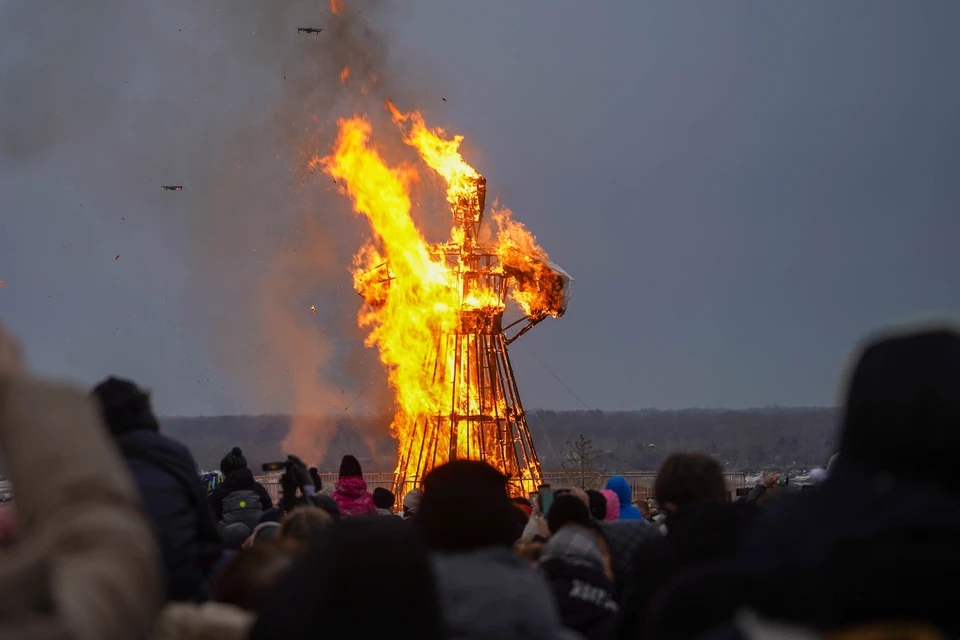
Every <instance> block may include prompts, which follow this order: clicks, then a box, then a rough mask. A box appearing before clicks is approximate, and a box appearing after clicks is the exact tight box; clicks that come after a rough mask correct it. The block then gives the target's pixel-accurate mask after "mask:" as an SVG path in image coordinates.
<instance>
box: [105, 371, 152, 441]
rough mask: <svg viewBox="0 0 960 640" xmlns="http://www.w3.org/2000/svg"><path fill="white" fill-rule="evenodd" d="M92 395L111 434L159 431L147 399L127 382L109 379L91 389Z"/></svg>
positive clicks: (133, 384) (148, 397)
mask: <svg viewBox="0 0 960 640" xmlns="http://www.w3.org/2000/svg"><path fill="white" fill-rule="evenodd" d="M91 396H92V397H93V398H94V399H95V400H96V402H97V404H98V405H99V407H100V412H101V415H102V416H103V421H104V423H105V424H106V425H107V428H108V429H110V432H111V433H113V434H114V435H118V434H121V433H127V432H129V431H158V430H159V423H158V422H157V417H156V416H155V415H154V414H153V408H152V407H151V405H150V396H149V394H147V392H145V391H144V390H142V389H141V388H140V387H138V386H137V385H136V384H135V383H134V382H132V381H130V380H124V379H122V378H114V377H110V378H107V379H106V380H104V381H103V382H101V383H100V384H98V385H97V386H96V387H94V389H93V391H92V392H91Z"/></svg>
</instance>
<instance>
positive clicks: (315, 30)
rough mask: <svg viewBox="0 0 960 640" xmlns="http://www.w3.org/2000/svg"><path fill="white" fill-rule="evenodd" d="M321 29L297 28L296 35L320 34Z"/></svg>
mask: <svg viewBox="0 0 960 640" xmlns="http://www.w3.org/2000/svg"><path fill="white" fill-rule="evenodd" d="M321 31H323V29H318V28H316V27H297V33H320V32H321Z"/></svg>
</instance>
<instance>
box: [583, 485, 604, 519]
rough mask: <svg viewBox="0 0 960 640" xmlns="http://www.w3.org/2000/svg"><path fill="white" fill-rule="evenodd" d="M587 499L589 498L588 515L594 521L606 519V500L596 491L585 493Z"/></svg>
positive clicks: (591, 490)
mask: <svg viewBox="0 0 960 640" xmlns="http://www.w3.org/2000/svg"><path fill="white" fill-rule="evenodd" d="M587 497H589V498H590V515H592V516H593V519H594V520H598V521H603V520H606V519H607V499H606V498H604V497H603V494H602V493H600V492H599V491H597V490H596V489H590V490H589V491H587Z"/></svg>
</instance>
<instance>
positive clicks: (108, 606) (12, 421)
mask: <svg viewBox="0 0 960 640" xmlns="http://www.w3.org/2000/svg"><path fill="white" fill-rule="evenodd" d="M0 451H2V452H3V461H4V470H5V472H6V473H7V474H8V476H9V478H10V479H11V480H12V482H13V484H14V486H15V487H16V508H17V513H18V520H19V524H18V526H19V527H20V529H19V535H18V537H17V540H16V541H15V542H14V543H13V545H12V546H11V547H8V548H7V549H6V550H5V551H4V553H3V555H0V639H3V640H13V639H15V638H31V639H36V640H53V639H58V640H61V639H65V640H69V639H73V638H77V639H92V638H98V639H103V640H126V639H128V638H142V637H144V636H145V635H146V633H147V632H148V630H149V628H150V626H151V625H152V624H153V621H154V619H155V618H156V615H157V612H158V611H159V608H160V601H161V597H162V589H161V573H160V567H159V563H158V562H157V557H158V553H157V549H156V546H155V543H154V539H153V535H152V533H151V531H150V526H149V523H148V522H147V520H146V518H145V517H144V515H143V513H142V511H141V507H140V501H139V500H138V496H137V493H136V490H135V488H134V485H133V480H132V479H131V477H130V474H129V471H128V470H127V469H126V468H125V466H124V464H123V461H122V460H121V458H120V456H119V455H118V453H117V450H116V448H115V447H114V445H113V443H112V442H110V440H109V437H108V435H107V432H106V430H105V429H104V428H103V425H102V423H101V421H100V418H99V416H98V415H97V412H96V410H95V408H94V407H93V406H92V404H91V401H90V400H89V399H88V398H87V397H86V396H85V395H84V394H82V393H80V392H78V391H75V390H73V389H69V388H66V387H61V386H55V385H50V384H46V383H41V382H37V381H33V380H28V379H25V378H14V379H9V380H6V381H0Z"/></svg>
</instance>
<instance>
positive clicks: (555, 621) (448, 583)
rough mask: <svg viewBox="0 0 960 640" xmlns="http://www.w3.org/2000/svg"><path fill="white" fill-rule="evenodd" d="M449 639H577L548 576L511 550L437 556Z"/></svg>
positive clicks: (437, 578) (441, 606)
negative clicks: (560, 611) (562, 615)
mask: <svg viewBox="0 0 960 640" xmlns="http://www.w3.org/2000/svg"><path fill="white" fill-rule="evenodd" d="M433 568H434V574H435V575H436V580H437V591H438V592H439V593H440V608H441V615H442V616H443V622H444V638H447V639H448V640H465V639H471V640H474V639H476V640H495V639H496V640H561V639H564V640H571V639H573V638H578V637H579V636H578V635H577V634H576V633H574V632H572V631H570V630H568V629H567V628H565V627H564V626H563V623H562V622H561V620H560V616H559V614H558V612H557V605H556V603H555V602H554V600H553V594H552V593H551V591H550V588H549V586H547V584H546V582H545V580H544V578H543V576H542V575H540V574H539V573H537V571H535V570H534V569H531V568H530V567H529V565H527V564H526V563H525V562H524V561H522V560H520V559H518V558H517V557H515V556H514V554H513V552H512V551H511V550H510V549H507V548H500V547H487V548H485V549H479V550H477V551H472V552H469V553H450V554H437V555H436V556H435V557H434V561H433Z"/></svg>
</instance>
